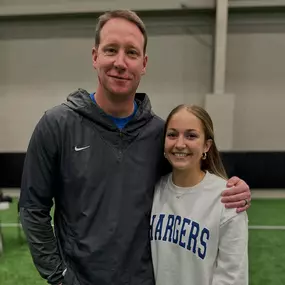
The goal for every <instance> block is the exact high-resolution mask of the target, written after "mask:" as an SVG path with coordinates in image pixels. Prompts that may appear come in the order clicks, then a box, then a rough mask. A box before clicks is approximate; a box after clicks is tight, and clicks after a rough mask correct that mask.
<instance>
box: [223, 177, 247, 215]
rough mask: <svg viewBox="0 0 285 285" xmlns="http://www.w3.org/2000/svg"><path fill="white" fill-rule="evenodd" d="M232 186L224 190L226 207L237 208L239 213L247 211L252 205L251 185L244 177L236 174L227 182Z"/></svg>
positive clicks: (228, 185)
mask: <svg viewBox="0 0 285 285" xmlns="http://www.w3.org/2000/svg"><path fill="white" fill-rule="evenodd" d="M227 187H228V188H231V189H228V190H225V191H223V192H222V203H224V204H225V207H226V208H237V213H240V212H243V211H246V210H247V209H248V208H249V207H250V201H251V192H250V189H249V186H248V185H247V184H246V183H245V181H243V180H242V179H240V178H238V177H236V176H234V177H232V178H230V179H229V180H228V182H227Z"/></svg>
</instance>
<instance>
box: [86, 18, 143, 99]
mask: <svg viewBox="0 0 285 285" xmlns="http://www.w3.org/2000/svg"><path fill="white" fill-rule="evenodd" d="M143 49H144V37H143V34H142V33H141V31H140V30H139V28H138V27H137V26H136V25H135V24H133V23H131V22H129V21H127V20H125V19H120V18H115V19H111V20H109V21H108V22H107V23H106V24H105V25H104V26H103V28H102V30H101V33H100V44H99V46H98V47H97V48H93V50H92V55H93V66H94V68H95V69H96V70H97V73H98V79H99V85H100V86H101V87H103V90H106V91H107V92H109V93H110V94H112V95H116V96H128V95H133V94H134V93H135V92H136V90H137V88H138V85H139V83H140V80H141V76H142V75H143V74H145V69H146V63H147V56H146V55H144V51H143ZM118 99H119V98H118Z"/></svg>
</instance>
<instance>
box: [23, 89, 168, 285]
mask: <svg viewBox="0 0 285 285" xmlns="http://www.w3.org/2000/svg"><path fill="white" fill-rule="evenodd" d="M135 100H136V102H137V104H138V110H137V112H136V114H135V116H134V117H133V118H132V120H131V121H130V122H129V123H127V125H126V126H125V127H124V128H123V129H122V130H119V129H118V128H117V127H116V125H115V124H114V123H113V121H112V120H111V119H110V118H109V117H108V116H107V115H106V114H105V113H104V112H103V111H102V110H101V109H100V108H99V107H98V106H97V105H96V104H94V103H93V102H92V100H91V99H90V96H89V94H88V93H87V92H86V91H84V90H81V89H79V90H78V91H76V92H74V93H72V94H70V95H69V96H68V99H67V102H66V103H64V104H62V105H60V106H57V107H55V108H53V109H51V110H49V111H47V112H46V113H45V114H44V116H43V117H42V118H41V120H40V121H39V123H38V124H37V126H36V128H35V130H34V133H33V135H32V138H31V141H30V144H29V147H28V150H27V154H26V159H25V164H24V171H23V177H22V186H21V196H20V216H21V222H22V225H23V228H24V231H25V233H26V236H27V239H28V243H29V246H30V250H31V254H32V257H33V260H34V263H35V265H36V267H37V269H38V271H39V272H40V274H41V276H42V277H44V278H45V279H47V281H48V282H49V283H50V284H59V283H61V282H62V283H63V284H68V285H71V284H74V285H78V284H81V285H123V284H126V285H127V284H128V285H153V284H154V279H153V269H152V262H151V253H150V242H149V220H150V212H151V206H152V199H153V190H154V186H155V183H156V181H157V180H158V179H159V178H160V176H161V174H162V172H163V162H164V160H163V127H164V122H163V120H161V119H160V118H159V117H157V116H156V115H154V114H153V113H152V111H151V105H150V102H149V99H148V97H147V95H146V94H136V98H135ZM53 202H54V203H55V213H54V231H53V229H52V227H51V217H50V210H51V208H52V205H53ZM65 269H66V270H65ZM63 272H64V274H63ZM63 276H64V277H63Z"/></svg>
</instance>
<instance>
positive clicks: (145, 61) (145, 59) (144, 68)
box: [141, 55, 148, 75]
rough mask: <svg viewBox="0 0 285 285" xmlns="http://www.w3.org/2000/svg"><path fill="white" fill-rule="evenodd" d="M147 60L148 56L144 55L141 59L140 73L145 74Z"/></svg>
mask: <svg viewBox="0 0 285 285" xmlns="http://www.w3.org/2000/svg"><path fill="white" fill-rule="evenodd" d="M147 61H148V56H147V55H144V59H143V69H142V73H141V74H142V75H145V73H146V66H147Z"/></svg>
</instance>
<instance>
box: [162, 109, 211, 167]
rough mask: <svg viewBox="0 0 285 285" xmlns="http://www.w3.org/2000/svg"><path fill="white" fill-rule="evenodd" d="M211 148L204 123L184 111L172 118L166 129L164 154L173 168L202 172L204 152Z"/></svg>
mask: <svg viewBox="0 0 285 285" xmlns="http://www.w3.org/2000/svg"><path fill="white" fill-rule="evenodd" d="M210 146H211V142H210V140H208V141H205V134H204V130H203V126H202V122H201V121H200V119H198V118H197V117H196V116H195V115H193V114H192V113H190V112H189V111H187V110H186V109H182V110H180V111H178V112H177V113H176V114H174V115H173V116H172V118H171V119H170V121H169V124H168V126H167V129H166V136H165V144H164V152H165V156H166V158H167V159H168V161H169V162H170V163H171V165H172V166H173V168H175V169H179V170H186V169H187V170H198V169H199V170H200V169H201V159H202V155H203V153H204V152H207V151H208V150H209V148H210Z"/></svg>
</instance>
